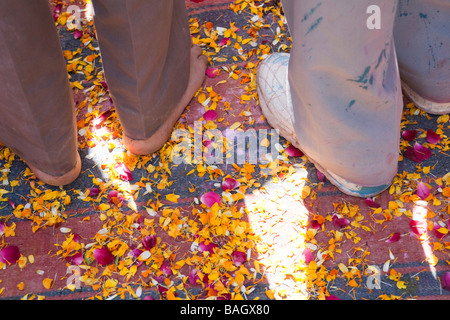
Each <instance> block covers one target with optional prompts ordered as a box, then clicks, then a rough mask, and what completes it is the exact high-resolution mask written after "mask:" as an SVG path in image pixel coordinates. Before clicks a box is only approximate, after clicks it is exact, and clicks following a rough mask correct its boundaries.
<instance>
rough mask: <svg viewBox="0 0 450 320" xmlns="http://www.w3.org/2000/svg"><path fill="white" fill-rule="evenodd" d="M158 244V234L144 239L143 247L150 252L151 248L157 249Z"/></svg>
mask: <svg viewBox="0 0 450 320" xmlns="http://www.w3.org/2000/svg"><path fill="white" fill-rule="evenodd" d="M156 242H157V237H156V234H152V235H150V236H146V237H144V239H142V245H143V246H144V248H145V249H147V250H150V249H151V248H153V247H155V246H156Z"/></svg>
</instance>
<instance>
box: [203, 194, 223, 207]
mask: <svg viewBox="0 0 450 320" xmlns="http://www.w3.org/2000/svg"><path fill="white" fill-rule="evenodd" d="M200 201H201V202H202V203H203V204H205V205H206V206H207V207H209V208H211V207H212V206H213V205H214V204H216V203H217V204H218V205H219V206H220V205H221V204H222V200H221V197H220V196H219V195H218V194H217V193H215V192H213V191H210V192H207V193H205V194H204V195H202V197H201V198H200Z"/></svg>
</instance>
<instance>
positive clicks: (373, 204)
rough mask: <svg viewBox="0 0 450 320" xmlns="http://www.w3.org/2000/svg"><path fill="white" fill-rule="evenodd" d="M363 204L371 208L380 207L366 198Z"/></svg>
mask: <svg viewBox="0 0 450 320" xmlns="http://www.w3.org/2000/svg"><path fill="white" fill-rule="evenodd" d="M364 202H365V203H366V204H367V205H368V206H369V207H371V208H380V207H381V205H380V204H379V203H376V202H375V201H373V199H372V198H367V199H366V200H364Z"/></svg>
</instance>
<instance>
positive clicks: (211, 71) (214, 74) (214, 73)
mask: <svg viewBox="0 0 450 320" xmlns="http://www.w3.org/2000/svg"><path fill="white" fill-rule="evenodd" d="M219 71H220V69H219V68H208V69H206V76H207V77H208V78H215V77H217V75H218V74H219Z"/></svg>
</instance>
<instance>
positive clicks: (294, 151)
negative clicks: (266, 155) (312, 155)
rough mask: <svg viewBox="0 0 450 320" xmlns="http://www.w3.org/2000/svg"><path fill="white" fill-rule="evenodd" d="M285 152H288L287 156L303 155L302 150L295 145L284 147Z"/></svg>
mask: <svg viewBox="0 0 450 320" xmlns="http://www.w3.org/2000/svg"><path fill="white" fill-rule="evenodd" d="M286 153H287V154H288V156H291V157H303V156H304V153H303V152H301V151H300V150H299V149H297V148H296V147H294V146H292V145H291V146H289V147H287V148H286Z"/></svg>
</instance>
